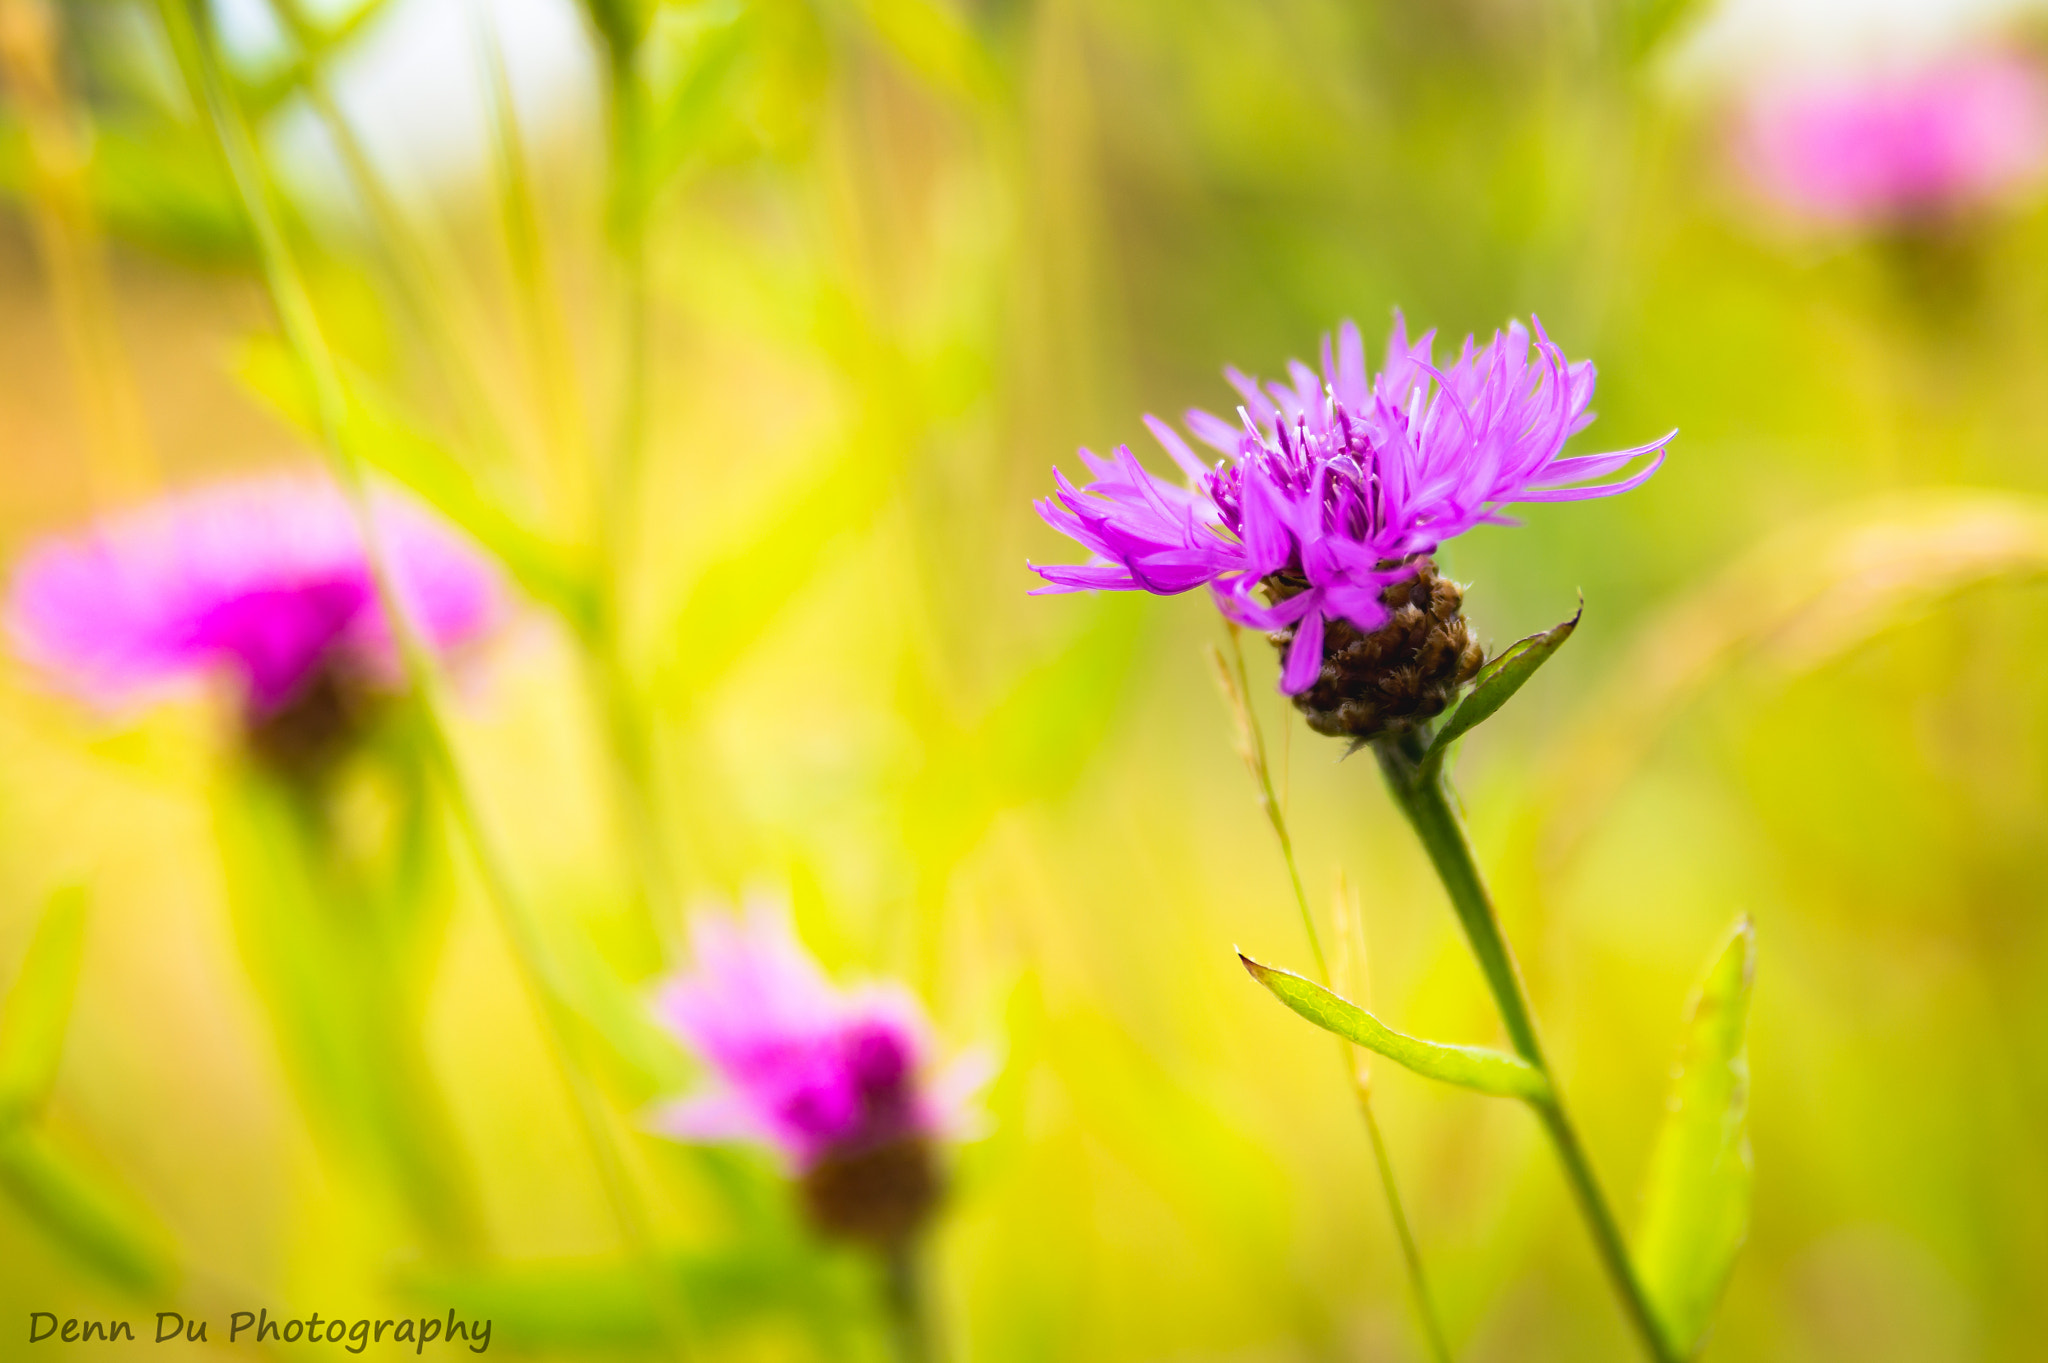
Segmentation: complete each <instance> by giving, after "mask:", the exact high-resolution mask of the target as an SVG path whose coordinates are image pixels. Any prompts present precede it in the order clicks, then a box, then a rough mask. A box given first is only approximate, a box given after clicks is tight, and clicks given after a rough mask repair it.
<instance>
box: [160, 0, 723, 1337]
mask: <svg viewBox="0 0 2048 1363" xmlns="http://www.w3.org/2000/svg"><path fill="white" fill-rule="evenodd" d="M158 3H159V11H160V13H161V15H162V17H163V20H164V24H165V27H166V29H167V30H168V31H169V35H170V37H171V41H172V46H173V48H174V50H175V51H176V54H177V57H178V61H179V65H180V67H181V68H182V69H183V72H184V76H185V79H186V81H187V83H188V85H189V86H190V87H191V88H192V92H193V96H194V99H195V102H196V103H198V104H199V106H200V107H201V108H203V109H205V110H206V112H207V115H208V117H209V119H210V121H211V122H212V124H213V127H214V131H215V134H216V137H217V139H218V141H219V144H220V147H221V151H222V154H223V156H224V157H225V159H226V161H227V164H228V169H229V173H230V175H231V176H232V178H233V180H234V183H235V187H236V191H237V193H238V195H239V197H240V198H241V200H242V206H243V209H244V211H245V212H246V213H247V214H248V216H249V219H250V223H251V226H252V227H253V228H254V230H255V234H256V238H257V245H258V250H259V252H260V254H261V257H262V261H263V269H264V275H265V278H266V281H267V283H268V284H269V288H270V293H271V299H272V303H273V305H274V306H275V307H276V308H277V311H278V317H279V321H280V323H281V325H282V326H283V329H284V331H285V335H286V339H287V341H288V342H289V344H290V345H291V347H292V350H293V352H294V354H295V355H296V356H297V358H298V360H299V362H300V364H301V365H303V366H304V368H305V371H306V375H307V378H308V380H309V381H310V383H311V385H312V388H313V393H314V398H315V404H316V410H317V412H318V416H319V421H320V427H321V434H322V437H323V443H324V445H325V446H326V449H327V452H328V455H329V457H330V459H331V461H332V463H333V466H334V470H335V474H336V477H337V478H338V479H339V481H340V482H341V484H342V486H343V488H344V489H345V491H346V492H347V494H348V496H349V497H350V499H351V500H352V501H353V503H354V506H355V511H356V514H357V517H358V520H359V524H360V526H361V528H362V533H363V536H364V542H365V545H366V548H367V550H368V556H369V560H370V570H371V575H372V578H373V580H374V582H375V586H376V591H377V598H378V602H379V605H380V607H381V608H382V609H383V611H384V613H385V616H386V618H387V619H388V620H389V621H390V622H391V630H392V635H393V637H394V638H395V640H396V641H397V645H398V653H399V658H400V663H401V667H402V673H403V677H404V680H405V682H406V685H407V689H408V691H409V692H410V694H411V695H412V696H413V697H414V699H415V702H416V704H417V705H418V707H419V714H420V719H421V723H420V725H419V734H420V738H421V741H422V747H423V749H424V755H425V757H426V759H427V762H428V765H429V767H430V768H431V769H432V771H433V773H434V775H435V777H436V780H437V784H438V785H439V786H440V787H441V790H442V793H443V797H444V798H445V799H446V800H447V801H448V805H449V809H450V812H451V813H452V814H453V815H454V818H455V822H456V826H457V828H458V829H459V830H460V832H461V834H462V837H463V840H464V842H465V843H466V844H467V845H468V846H469V848H470V852H471V855H472V857H473V858H474V860H475V863H476V866H477V870H478V873H479V875H480V876H481V878H482V880H483V882H484V887H485V891H486V898H487V899H488V900H489V902H490V903H491V905H492V908H493V909H494V911H495V913H496V916H497V918H498V921H499V925H500V927H501V929H502V930H503V932H504V934H505V937H506V940H507V943H508V944H509V945H510V947H511V949H512V956H513V960H514V962H515V965H516V968H517V969H518V972H519V975H520V978H521V982H522V983H523V984H524V985H525V987H526V990H527V993H528V996H529V998H530V999H531V1000H532V1001H533V1003H534V1005H535V1007H536V1009H537V1011H538V1012H539V1013H540V1015H541V1019H542V1022H543V1024H544V1025H543V1029H542V1030H543V1034H544V1035H545V1037H546V1038H547V1041H548V1044H549V1048H550V1051H551V1053H552V1055H553V1057H554V1059H555V1062H556V1064H557V1067H558V1069H559V1070H560V1072H561V1074H562V1077H563V1080H564V1084H565V1086H566V1087H567V1088H568V1090H569V1093H570V1097H571V1099H572V1103H573V1106H574V1109H575V1114H576V1117H577V1120H578V1123H579V1124H580V1125H581V1127H582V1129H583V1134H584V1137H585V1140H586V1142H587V1143H588V1145H589V1147H590V1151H591V1155H592V1159H593V1162H594V1163H595V1165H596V1167H597V1172H598V1176H599V1180H600V1182H601V1183H602V1185H603V1187H604V1191H605V1196H606V1199H607V1201H608V1203H609V1204H610V1206H611V1209H612V1213H613V1216H614V1218H615V1219H616V1221H617V1223H618V1226H619V1230H620V1233H621V1237H622V1238H623V1239H624V1241H625V1242H626V1245H627V1247H628V1249H629V1250H630V1251H631V1253H632V1255H633V1257H634V1259H635V1261H636V1262H637V1263H638V1264H639V1265H640V1266H641V1268H642V1270H643V1272H644V1273H645V1275H646V1280H647V1287H648V1291H649V1294H650V1297H651V1299H652V1303H653V1305H654V1307H655V1309H656V1311H657V1312H658V1313H659V1314H660V1316H661V1320H662V1324H663V1327H664V1329H665V1331H667V1332H668V1333H669V1336H670V1343H671V1344H672V1345H674V1346H675V1350H676V1353H677V1354H678V1356H682V1355H684V1354H686V1353H687V1352H688V1350H687V1348H686V1335H687V1322H685V1321H684V1320H683V1319H682V1317H681V1315H680V1312H679V1311H678V1309H677V1306H676V1303H675V1301H674V1299H673V1297H672V1295H671V1294H670V1293H669V1292H667V1291H666V1290H665V1284H664V1282H663V1281H662V1277H661V1274H660V1270H659V1268H658V1265H657V1263H656V1260H655V1258H654V1253H653V1242H652V1237H651V1234H650V1232H649V1229H648V1226H647V1222H646V1218H645V1215H644V1213H643V1212H642V1210H641V1208H640V1206H639V1202H638V1199H637V1195H636V1193H635V1191H634V1189H633V1187H632V1183H631V1179H630V1177H629V1176H628V1174H627V1171H626V1167H625V1163H624V1160H623V1158H622V1156H621V1154H620V1151H619V1148H618V1146H617V1143H616V1140H615V1137H614V1135H613V1133H612V1131H611V1128H610V1126H609V1123H608V1120H607V1117H606V1114H605V1112H604V1110H603V1107H602V1105H601V1102H600V1100H599V1098H598V1094H597V1089H596V1086H595V1084H594V1083H593V1082H592V1080H591V1079H590V1076H589V1074H588V1072H587V1071H586V1070H585V1069H584V1067H583V1065H582V1064H581V1062H580V1060H579V1058H578V1055H577V1051H576V1046H575V1041H574V1036H573V1030H572V1028H573V1019H572V1016H571V1014H570V1010H569V1008H568V1006H567V1004H566V1003H565V1002H564V1001H563V995H562V991H561V989H560V987H559V984H558V982H557V980H556V978H555V976H554V973H553V971H552V969H551V968H550V965H549V963H548V960H547V957H546V954H545V953H544V952H543V950H542V948H541V943H540V939H539V934H538V931H537V930H536V928H535V927H534V925H533V922H532V919H531V916H530V914H529V912H528V910H527V908H526V906H525V904H524V902H523V901H522V899H521V897H520V895H519V894H518V891H517V889H516V888H515V885H514V882H513V880H512V877H511V875H510V872H509V871H508V869H507V867H506V864H505V862H504V859H503V857H502V855H501V854H500V852H499V849H498V847H497V845H496V843H495V840H494V839H493V838H492V837H491V836H490V833H489V830H488V829H487V827H486V826H485V824H484V822H483V819H482V816H481V814H480V812H479V809H478V806H477V803H476V801H475V799H474V797H473V795H472V793H471V791H470V789H469V786H468V783H467V780H466V779H465V777H464V775H463V772H462V769H461V764H460V762H459V760H458V758H457V756H456V753H455V750H454V746H453V744H452V742H451V740H450V739H449V736H448V729H447V724H446V721H445V719H444V718H443V709H442V705H441V701H440V696H439V680H438V676H437V672H436V668H435V666H434V663H433V660H432V656H431V654H430V653H429V652H428V650H427V648H426V646H425V645H424V644H423V643H422V641H421V639H420V637H419V633H418V629H417V626H416V624H415V622H414V621H412V620H411V619H410V618H409V617H408V615H407V614H406V612H405V611H404V609H403V608H402V603H401V602H400V600H399V598H398V596H397V594H396V593H395V592H394V591H393V589H392V580H391V574H390V566H389V564H388V562H387V561H386V559H385V555H384V550H383V546H382V544H381V542H380V537H379V536H378V534H377V533H376V526H375V522H374V521H373V519H372V518H371V516H370V513H369V501H368V478H367V474H366V472H365V469H364V465H363V461H362V458H361V456H360V455H359V453H358V452H357V451H356V449H355V447H354V445H353V444H352V443H351V442H350V439H349V437H348V404H347V396H346V392H345V390H344V389H343V387H342V383H341V377H340V373H339V370H338V368H337V366H336V364H335V360H334V356H333V354H332V353H331V352H330V351H329V350H328V348H327V342H326V338H325V336H324V335H323V334H322V332H321V330H320V327H319V322H318V318H317V316H316V315H315V313H314V310H313V306H312V299H311V297H310V295H309V294H308V292H307V290H306V287H305V283H304V281H303V280H302V279H301V278H300V276H299V273H298V267H297V264H296V262H295V261H294V259H293V257H292V254H291V250H290V247H289V245H288V243H287V242H286V240H285V237H284V233H283V230H282V228H281V227H280V225H279V223H278V221H277V218H276V215H275V213H274V211H273V209H272V207H271V200H270V187H269V183H268V178H267V176H266V175H265V173H264V171H263V170H262V167H261V162H260V159H259V156H258V153H257V150H256V146H255V142H254V139H253V137H252V136H251V134H250V131H249V129H248V127H247V126H246V125H245V124H244V123H243V121H242V118H241V114H240V110H239V109H238V108H237V106H236V105H235V104H234V102H233V99H232V97H231V95H230V94H229V91H228V87H227V82H226V80H225V78H224V75H223V73H222V71H221V70H220V66H219V60H218V57H217V55H216V54H215V52H214V51H213V49H212V46H211V43H210V41H209V36H208V35H207V33H206V27H205V14H204V11H203V9H201V8H200V4H201V0H158ZM195 11H196V12H195Z"/></svg>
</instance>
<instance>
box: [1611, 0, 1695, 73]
mask: <svg viewBox="0 0 2048 1363" xmlns="http://www.w3.org/2000/svg"><path fill="white" fill-rule="evenodd" d="M1699 8H1700V3H1699V0H1622V26H1623V29H1624V31H1625V32H1626V34H1627V41H1628V54H1629V57H1630V59H1631V60H1633V61H1641V60H1643V59H1644V58H1645V57H1648V56H1650V55H1651V54H1652V53H1654V52H1655V51H1656V50H1657V49H1658V48H1659V47H1661V46H1663V44H1664V41H1665V39H1667V38H1669V37H1671V36H1672V35H1673V34H1675V33H1677V32H1678V30H1679V29H1680V28H1681V27H1683V26H1684V24H1685V22H1686V20H1688V19H1690V18H1691V17H1692V16H1693V13H1694V12H1695V11H1696V10H1698V9H1699Z"/></svg>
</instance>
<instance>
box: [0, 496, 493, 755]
mask: <svg viewBox="0 0 2048 1363" xmlns="http://www.w3.org/2000/svg"><path fill="white" fill-rule="evenodd" d="M370 503H371V519H372V521H373V523H374V524H375V526H376V532H377V534H378V535H379V537H380V538H381V540H382V545H383V549H384V557H385V561H386V562H387V563H388V565H389V567H390V570H391V573H392V587H393V590H394V591H395V592H396V593H397V596H398V599H399V603H400V606H401V608H402V609H403V610H405V611H406V612H407V614H408V616H409V617H410V618H411V620H412V622H413V624H414V626H415V627H416V628H417V629H418V631H419V632H420V634H421V635H422V636H423V637H424V638H425V639H426V640H427V642H428V643H429V644H431V645H433V646H434V647H437V648H441V649H448V648H453V647H455V646H457V645H459V644H462V643H464V642H466V641H468V640H471V639H473V638H475V637H476V636H478V635H479V634H481V633H483V632H484V631H485V630H486V629H487V628H489V626H490V625H491V624H492V623H494V621H495V620H496V619H497V618H498V616H499V614H500V612H501V607H502V605H503V600H504V593H503V588H502V584H501V582H500V578H499V574H498V572H497V570H496V568H495V567H494V566H493V565H492V564H491V562H490V561H489V560H488V559H487V558H485V557H484V555H483V554H482V552H481V551H479V550H478V549H477V548H476V546H475V545H473V544H472V543H470V542H469V541H468V540H466V539H465V538H464V537H463V536H462V535H460V534H459V533H457V532H456V531H455V530H454V529H453V528H452V527H450V526H449V525H447V524H446V523H445V522H443V521H441V520H440V519H439V518H437V517H436V516H434V515H433V514H432V513H431V512H429V511H428V510H427V509H426V508H424V507H422V506H421V505H419V504H418V503H417V502H415V501H413V500H411V499H410V498H408V497H405V496H403V495H401V494H400V493H398V492H396V491H394V490H392V489H389V488H378V489H376V490H375V491H374V492H373V494H372V496H371V499H370ZM7 623H8V627H9V631H10V633H11V634H12V636H13V641H14V645H15V648H16V650H17V651H18V652H19V653H20V654H21V655H22V656H23V657H25V658H26V659H27V660H28V661H30V662H31V663H33V664H35V665H37V666H38V667H40V668H41V669H43V670H44V671H46V672H48V673H49V674H50V675H52V676H53V677H54V678H56V679H57V680H59V681H60V682H61V683H63V684H64V685H66V686H67V687H69V688H70V689H71V690H73V691H74V692H76V693H78V694H80V695H81V696H83V697H84V698H86V699H88V700H91V701H94V702H96V703H100V704H107V705H121V704H126V703H131V702H133V701H136V700H139V699H142V698H144V697H146V696H148V695H150V694H153V693H155V692H157V691H160V690H162V689H164V688H165V687H167V686H168V685H171V684H174V683H177V682H180V681H184V680H187V679H190V678H192V677H195V676H199V675H204V674H211V673H216V672H222V671H225V672H228V673H231V674H233V675H234V676H236V678H237V679H238V680H239V681H240V682H241V683H242V684H243V687H244V690H245V694H246V698H247V702H248V705H249V707H250V710H251V712H252V714H253V715H254V716H256V717H257V718H259V719H261V718H265V717H268V716H270V715H272V714H275V713H276V712H278V711H280V710H281V709H283V708H284V707H285V706H287V705H288V704H290V703H291V702H292V701H293V700H294V699H295V698H296V697H297V696H298V695H299V694H300V693H301V691H302V690H303V689H304V688H305V687H306V686H307V684H308V682H309V681H310V680H311V679H312V678H314V676H315V675H316V674H317V673H319V672H320V671H321V669H322V667H323V665H327V664H335V663H339V664H341V665H343V666H344V667H345V668H347V669H348V670H349V671H351V672H355V673H362V674H366V675H375V674H378V673H380V672H381V673H384V674H386V675H388V674H389V672H390V670H391V667H392V663H393V661H394V656H393V655H394V645H393V640H392V633H391V629H390V623H389V621H387V620H386V619H385V617H384V613H383V610H382V608H381V606H380V605H379V602H378V599H377V592H376V587H375V583H374V580H373V578H372V574H371V564H370V558H369V555H368V554H367V553H366V552H365V549H364V544H363V537H362V534H361V532H360V529H359V527H358V522H357V519H356V516H355V514H354V511H353V508H352V507H351V506H350V505H349V503H348V500H347V498H346V497H344V496H343V495H342V492H341V490H340V489H339V488H338V487H336V486H335V485H334V483H333V482H332V481H330V480H328V479H326V478H323V477H319V476H317V475H313V474H301V473H290V474H270V475H264V476H258V477H252V478H247V479H242V480H239V481H233V482H226V483H219V484H215V485H213V486H210V487H204V488H200V489H198V490H196V491H190V492H185V493H181V494H176V495H173V496H168V497H165V498H162V499H160V500H158V501H156V502H153V503H150V504H148V505H146V506H142V507H138V508H136V509H134V510H131V511H127V512H125V513H122V514H119V515H115V516H112V517H110V518H108V519H106V520H104V521H102V522H100V523H99V524H97V525H95V526H93V527H91V528H89V529H87V530H85V531H84V532H82V533H80V534H77V535H73V536H70V537H67V538H61V539H55V540H51V541H48V542H45V543H44V544H42V545H40V546H38V547H36V548H34V549H32V550H31V551H30V552H29V554H28V556H27V557H26V558H25V559H24V560H23V561H22V563H21V564H20V566H19V568H18V569H17V570H16V572H15V574H14V580H13V584H12V589H11V591H10V593H9V599H8V603H7Z"/></svg>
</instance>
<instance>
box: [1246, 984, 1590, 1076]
mask: <svg viewBox="0 0 2048 1363" xmlns="http://www.w3.org/2000/svg"><path fill="white" fill-rule="evenodd" d="M1237 959H1238V960H1240V961H1242V962H1244V968H1245V969H1246V970H1249V971H1250V972H1251V976H1252V978H1253V979H1255V980H1257V981H1258V982H1259V983H1260V984H1263V985H1264V986H1266V988H1268V989H1270V990H1272V991H1273V997H1275V998H1277V999H1279V1000H1280V1002H1282V1003H1284V1004H1286V1005H1287V1006H1288V1007H1289V1008H1292V1009H1293V1010H1294V1011H1295V1012H1297V1013H1299V1014H1301V1015H1302V1016H1303V1017H1305V1018H1307V1019H1308V1020H1309V1021H1310V1022H1313V1023H1314V1024H1315V1025H1316V1026H1318V1027H1320V1028H1322V1029H1323V1030H1324V1031H1326V1032H1335V1033H1336V1034H1337V1035H1338V1036H1341V1037H1343V1038H1344V1039H1345V1040H1346V1041H1351V1042H1356V1043H1357V1044H1358V1045H1360V1046H1363V1047H1365V1048H1366V1049H1367V1050H1369V1051H1373V1052H1375V1053H1377V1054H1379V1055H1383V1056H1385V1057H1386V1058H1387V1059H1389V1060H1391V1061H1393V1062H1394V1063H1395V1064H1397V1065H1404V1066H1406V1067H1407V1068H1409V1069H1411V1070H1413V1071H1415V1072H1416V1073H1417V1074H1419V1075H1422V1076H1423V1077H1424V1078H1427V1079H1441V1080H1442V1081H1443V1082H1444V1083H1446V1084H1456V1085H1458V1086H1459V1087H1460V1088H1468V1089H1472V1090H1473V1091H1474V1092H1477V1093H1490V1094H1493V1095H1495V1096H1496V1097H1501V1098H1526V1099H1528V1100H1529V1101H1531V1102H1541V1101H1543V1100H1544V1099H1546V1098H1548V1097H1549V1096H1550V1084H1549V1081H1548V1080H1546V1079H1544V1077H1543V1075H1542V1072H1541V1071H1539V1070H1538V1069H1537V1068H1536V1067H1535V1066H1533V1065H1531V1064H1530V1063H1529V1062H1528V1061H1526V1060H1522V1059H1519V1058H1518V1057H1516V1056H1512V1055H1509V1054H1507V1053H1506V1052H1505V1051H1493V1050H1487V1049H1486V1048H1484V1047H1482V1046H1447V1045H1445V1044H1444V1043H1443V1042H1440V1041H1423V1040H1421V1039H1419V1038H1417V1037H1412V1036H1406V1035H1403V1034H1402V1033H1400V1032H1397V1031H1395V1030H1393V1029H1392V1028H1391V1027H1388V1026H1387V1025H1386V1024H1385V1023H1383V1022H1381V1021H1380V1020H1379V1019H1378V1018H1376V1017H1374V1016H1373V1015H1372V1014H1371V1013H1368V1012H1366V1011H1365V1010H1364V1009H1363V1008H1360V1007H1359V1006H1358V1005H1357V1004H1355V1003H1352V1002H1350V1001H1348V1000H1346V999H1343V998H1339V997H1338V996H1337V995H1335V994H1333V993H1331V992H1330V991H1329V990H1327V989H1325V988H1323V987H1322V986H1321V985H1319V984H1316V983H1314V982H1313V981H1311V980H1305V979H1303V978H1302V977H1301V976H1299V975H1296V974H1294V973H1293V972H1291V971H1286V970H1276V969H1275V968H1273V967H1272V966H1268V965H1261V964H1259V963H1258V962H1257V961H1255V960H1253V959H1252V958H1251V957H1249V956H1247V955H1245V954H1244V953H1243V952H1242V951H1240V952H1238V953H1237Z"/></svg>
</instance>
